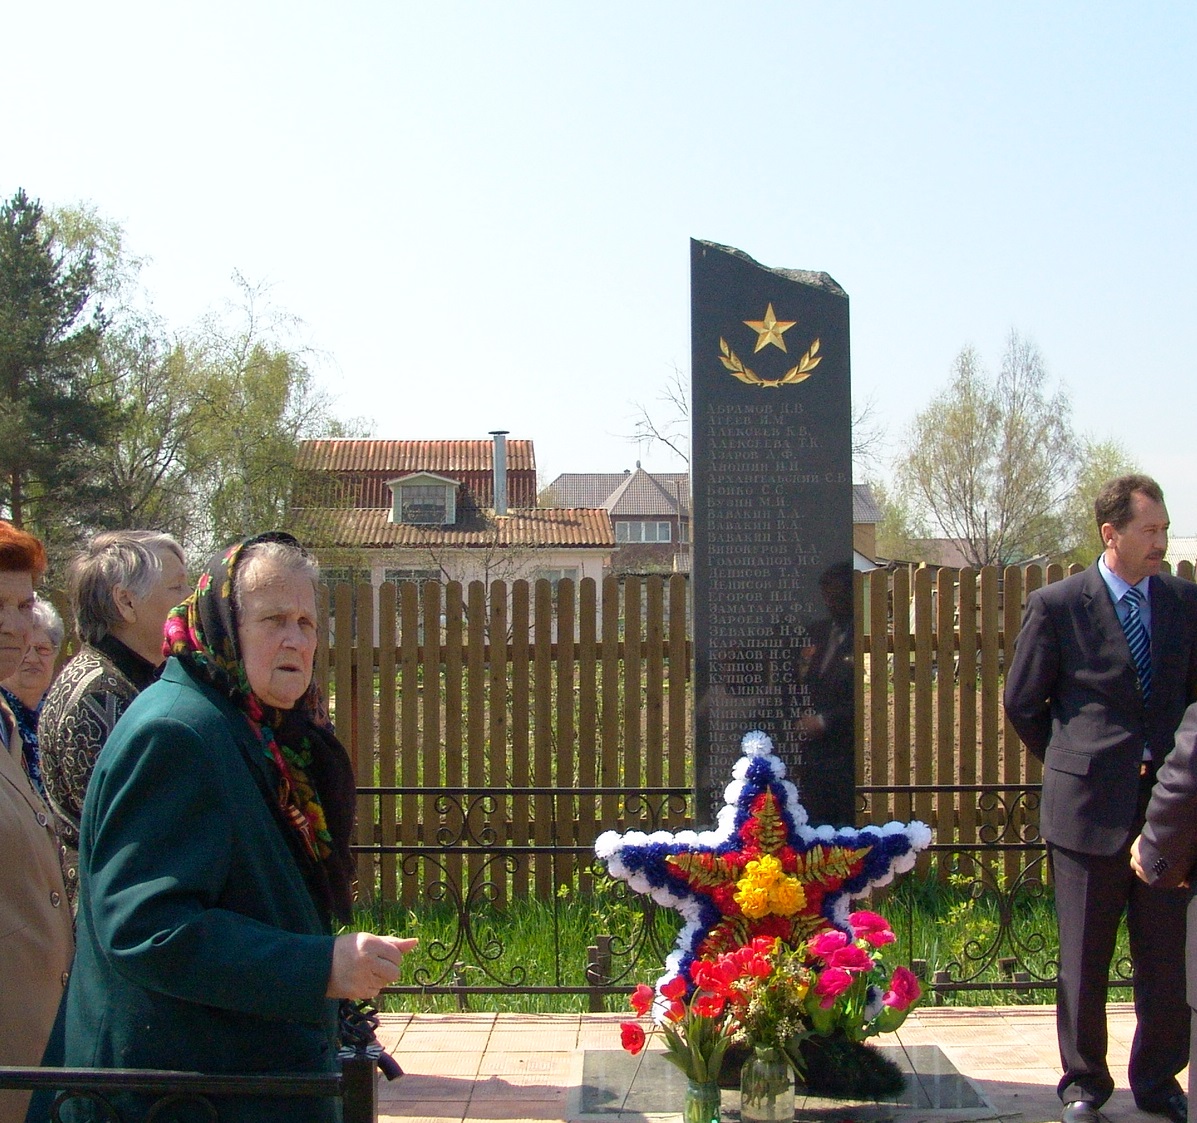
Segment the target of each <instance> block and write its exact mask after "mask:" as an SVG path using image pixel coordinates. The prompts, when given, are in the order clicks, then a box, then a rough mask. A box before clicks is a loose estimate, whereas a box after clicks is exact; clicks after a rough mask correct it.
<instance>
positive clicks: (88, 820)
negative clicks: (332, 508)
mask: <svg viewBox="0 0 1197 1123" xmlns="http://www.w3.org/2000/svg"><path fill="white" fill-rule="evenodd" d="M317 575H318V574H317V569H316V565H315V562H314V561H313V560H312V559H311V557H310V556H309V555H308V554H307V553H306V552H305V551H304V550H303V549H302V548H301V547H300V545H299V543H298V542H296V541H295V539H294V538H292V537H290V535H284V534H266V535H262V536H260V537H258V538H252V539H249V540H248V541H246V542H243V543H241V544H239V545H236V546H233V547H231V548H229V549H228V550H226V551H224V552H223V553H221V554H218V555H217V556H216V557H215V558H213V559H212V561H211V562H210V563H209V566H208V568H207V570H206V572H204V573H203V575H202V576H201V577H200V579H199V583H198V585H197V587H196V590H195V593H194V594H193V595H192V596H191V598H190V599H189V600H188V601H187V602H186V603H185V604H183V605H181V606H180V607H179V608H178V609H176V610H175V611H174V612H173V613H172V614H171V616H170V618H169V619H168V621H167V628H166V632H167V642H168V644H169V648H170V652H171V658H169V659H168V660H167V663H166V666H165V668H164V669H163V672H162V675H161V677H160V678H159V680H158V681H157V682H156V683H154V684H153V685H152V686H150V687H148V688H147V689H146V690H144V691H143V692H142V693H141V694H140V695H138V697H137V698H136V699H135V700H134V702H133V704H132V705H131V706H130V707H129V709H128V710H127V711H126V713H125V715H124V717H122V718H121V720H120V721H119V722H118V723H117V726H116V729H114V730H113V732H112V735H111V736H110V737H109V739H108V743H107V745H106V746H105V748H104V751H103V753H102V754H101V755H100V759H99V762H98V764H97V766H96V770H95V772H94V774H93V776H92V781H91V785H90V787H89V789H88V793H87V800H86V803H85V805H84V810H83V822H82V829H81V844H80V902H79V915H78V954H77V957H76V965H75V970H74V972H73V974H72V976H71V982H70V986H69V988H68V992H67V997H66V1005H65V1060H66V1063H67V1064H68V1065H83V1066H99V1067H105V1068H164V1069H190V1070H195V1071H201V1072H206V1073H215V1074H223V1073H261V1072H268V1071H286V1072H297V1071H312V1072H319V1071H328V1070H332V1069H334V1067H335V1063H336V1062H335V1058H336V1051H337V1032H338V1017H337V1016H338V1006H339V1003H338V1001H337V1000H338V999H362V998H370V997H373V996H374V995H376V994H377V993H378V991H379V989H380V988H381V987H383V986H384V985H386V984H387V983H390V982H393V981H394V980H395V979H396V978H397V977H398V974H399V963H400V960H401V959H402V957H403V954H404V953H405V952H406V951H408V950H410V948H411V947H412V946H414V944H415V941H414V940H400V939H395V938H391V937H383V936H373V935H368V934H366V933H360V932H359V933H350V934H346V935H341V936H333V935H332V925H333V924H334V923H345V922H348V921H349V919H350V902H351V899H352V895H353V861H352V858H351V856H350V852H349V837H350V831H351V828H352V824H353V813H354V780H353V775H352V772H351V769H350V764H349V759H348V756H347V754H346V752H345V750H344V748H343V747H342V746H341V744H340V743H339V742H338V741H337V739H336V737H335V736H334V735H333V730H332V727H331V725H330V724H329V722H328V718H327V717H326V715H325V711H324V708H323V706H322V705H321V702H320V698H319V694H318V691H317V689H316V687H315V685H314V683H313V681H312V663H313V659H314V656H315V651H316V579H317ZM120 1098H121V1099H122V1101H123V1102H122V1104H121V1110H122V1112H123V1118H124V1119H126V1120H133V1119H141V1118H142V1117H143V1115H144V1112H145V1110H146V1107H147V1104H146V1101H145V1100H144V1099H143V1098H139V1097H132V1096H126V1097H120ZM72 1106H73V1108H74V1110H75V1112H76V1113H77V1114H75V1115H73V1116H72V1118H90V1116H88V1115H87V1112H88V1111H89V1110H92V1107H91V1105H88V1104H85V1103H75V1104H74V1105H72ZM218 1107H219V1111H220V1118H221V1120H222V1121H225V1120H237V1121H241V1120H265V1119H271V1120H284V1119H294V1118H303V1119H305V1120H325V1119H328V1120H332V1119H336V1118H338V1112H337V1109H336V1105H335V1104H334V1103H333V1102H331V1101H312V1102H311V1103H304V1104H302V1105H299V1106H297V1104H296V1102H295V1101H290V1102H289V1103H288V1102H287V1101H286V1100H271V1099H264V1100H263V1099H258V1098H250V1097H241V1098H238V1097H229V1098H224V1097H222V1098H220V1099H219V1100H218ZM200 1117H203V1116H200Z"/></svg>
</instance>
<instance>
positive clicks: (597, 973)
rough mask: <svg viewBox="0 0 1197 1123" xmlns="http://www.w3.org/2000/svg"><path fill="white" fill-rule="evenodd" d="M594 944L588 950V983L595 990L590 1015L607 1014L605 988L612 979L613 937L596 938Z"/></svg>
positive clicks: (592, 993) (591, 998)
mask: <svg viewBox="0 0 1197 1123" xmlns="http://www.w3.org/2000/svg"><path fill="white" fill-rule="evenodd" d="M594 941H595V942H594V943H593V944H591V945H590V947H588V948H587V949H586V960H587V962H586V981H587V982H588V983H589V984H590V985H591V986H592V987H593V988H594V989H593V990H591V992H590V995H589V1002H590V1013H592V1014H605V1013H606V1012H607V1002H606V994H605V992H604V990H603V987H604V986H606V984H607V983H608V981H609V980H610V978H611V937H610V936H595V938H594Z"/></svg>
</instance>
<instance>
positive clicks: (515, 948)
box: [356, 875, 1128, 1013]
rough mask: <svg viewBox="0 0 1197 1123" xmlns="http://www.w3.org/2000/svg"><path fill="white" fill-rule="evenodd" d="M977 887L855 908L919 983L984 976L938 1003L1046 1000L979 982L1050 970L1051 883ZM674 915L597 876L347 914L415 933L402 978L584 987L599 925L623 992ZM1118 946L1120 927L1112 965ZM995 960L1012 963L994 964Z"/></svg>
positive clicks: (477, 1001) (540, 1007) (905, 890)
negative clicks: (482, 897)
mask: <svg viewBox="0 0 1197 1123" xmlns="http://www.w3.org/2000/svg"><path fill="white" fill-rule="evenodd" d="M978 884H979V883H973V882H969V883H965V882H963V881H960V880H953V879H951V878H949V879H946V880H942V881H941V880H938V879H936V878H935V877H934V876H926V877H921V876H920V877H916V876H913V875H912V876H909V877H907V878H905V879H903V881H902V882H901V883H900V884H899V885H898V887H897V888H896V889H894V890H893V891H892V892H890V893H889V894H888V895H886V896H885V897H884V898H883V899H881V900H878V901H874V902H871V904H870V903H868V902H866V903H865V905H864V906H862V907H872V908H875V909H876V910H877V911H879V912H881V913H883V914H884V915H885V916H886V917H888V918H889V920H890V922H891V924H892V925H893V926H894V930H895V933H896V934H897V937H898V942H897V945H896V946H895V948H894V949H892V951H891V954H890V956H889V957H888V958H889V959H890V962H893V963H910V962H911V961H913V960H923V961H925V963H926V973H925V978H926V981H927V983H932V982H933V981H934V979H935V975H936V972H947V978H948V979H949V980H950V981H952V982H967V983H975V984H981V987H980V989H969V990H957V991H951V990H945V991H944V992H943V993H942V994H941V995H939V996H938V999H937V1001H939V1002H941V1003H942V1004H944V1005H954V1006H986V1005H1014V1004H1018V1003H1051V1002H1054V1001H1055V991H1054V989H1053V988H1051V987H1050V986H1044V987H1035V988H1032V989H1024V990H1008V989H1002V990H996V989H989V988H988V987H986V986H985V984H991V983H993V982H996V981H1001V980H1008V979H1009V978H1010V977H1011V976H1010V971H1011V970H1017V971H1020V972H1022V971H1025V972H1028V973H1029V974H1030V975H1031V978H1032V980H1034V979H1037V978H1040V977H1044V976H1046V977H1048V978H1050V977H1052V975H1053V974H1054V968H1053V967H1052V963H1053V962H1054V960H1055V956H1056V921H1055V913H1054V911H1053V906H1052V901H1051V896H1050V892H1046V893H1042V894H1023V895H1018V894H1014V895H1009V894H1006V893H1004V892H1003V891H1002V890H1001V887H1000V886H991V888H990V889H989V890H988V891H986V890H983V889H979V888H978ZM1004 915H1006V916H1008V923H1005V924H1003V916H1004ZM680 923H681V922H680V919H679V918H678V916H677V914H676V913H673V912H672V911H668V910H662V909H654V908H651V907H650V908H648V909H647V911H646V910H645V908H644V899H643V898H639V897H637V896H636V895H635V894H631V893H630V892H629V891H628V890H627V889H626V887H624V886H622V885H617V884H614V883H610V882H600V883H599V885H598V886H597V887H596V888H595V889H594V890H593V891H590V892H579V891H577V890H576V889H574V888H571V887H568V886H567V887H563V888H562V889H561V890H560V892H559V896H558V898H557V900H556V901H555V902H553V901H539V900H520V901H514V902H510V903H507V904H505V905H496V904H490V903H488V904H484V905H482V906H480V907H478V908H476V909H473V910H471V912H470V917H469V923H468V925H466V926H463V925H461V924H460V923H459V922H458V918H457V912H456V909H455V908H453V907H452V906H450V905H447V904H445V903H435V904H424V905H420V906H418V907H414V908H404V907H402V906H400V905H396V904H383V905H375V906H374V907H373V908H363V909H360V910H359V914H358V916H357V918H356V926H357V927H360V928H363V929H367V930H371V931H376V932H384V933H389V934H392V935H401V936H418V937H419V939H420V945H419V948H418V949H417V950H416V951H415V952H413V953H412V954H411V955H409V956H407V957H406V958H405V960H404V965H403V978H402V982H403V983H405V984H412V983H416V984H419V983H423V984H425V985H428V984H435V985H452V984H453V983H454V982H455V981H460V982H461V983H462V984H464V985H465V986H518V985H528V986H575V987H584V986H585V985H586V975H585V972H586V964H587V961H588V956H587V947H588V946H589V945H592V944H594V943H595V938H596V936H598V935H599V934H600V933H601V934H606V935H609V936H611V937H612V938H613V948H612V951H613V956H612V961H613V963H612V975H613V977H614V979H616V980H617V982H618V983H619V985H620V986H622V987H625V988H626V989H627V990H630V989H631V987H632V986H634V985H635V984H636V983H638V982H651V981H652V980H654V979H655V978H657V977H658V976H659V975H660V972H661V969H662V962H663V959H664V956H665V954H666V953H667V952H668V951H669V949H670V948H671V947H672V944H673V941H674V939H675V937H676V934H677V932H678V930H679V928H680ZM1127 954H1128V953H1127V942H1126V934H1125V930H1123V932H1122V933H1121V934H1120V939H1119V946H1118V951H1117V955H1116V959H1115V962H1116V963H1117V962H1118V960H1119V959H1122V958H1124V957H1126V955H1127ZM1002 960H1014V961H1015V962H1014V963H1009V962H1008V963H1007V964H1005V965H1003V963H1002V962H1001V961H1002ZM1115 994H1117V992H1115ZM927 1001H932V999H931V998H930V997H929V998H928V999H927ZM468 1003H469V1008H470V1009H472V1010H488V1011H489V1010H498V1011H506V1012H526V1013H567V1012H574V1011H583V1010H587V1009H588V1008H589V1004H588V996H587V995H584V994H576V995H571V994H556V995H539V994H518V993H500V994H477V995H470V996H469V999H468ZM623 1005H624V1004H623V1000H622V998H621V997H620V995H618V994H612V995H609V996H608V998H607V1008H608V1009H610V1010H614V1011H618V1010H621V1009H622V1008H623ZM383 1008H384V1009H392V1010H407V1011H412V1010H414V1011H429V1012H437V1011H450V1010H456V1009H458V1008H459V1003H458V999H457V997H456V996H454V995H430V994H423V995H420V994H401V995H389V996H385V998H384V1002H383Z"/></svg>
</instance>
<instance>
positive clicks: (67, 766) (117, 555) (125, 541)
mask: <svg viewBox="0 0 1197 1123" xmlns="http://www.w3.org/2000/svg"><path fill="white" fill-rule="evenodd" d="M69 586H70V597H71V612H72V613H73V614H74V617H75V628H76V630H77V631H78V633H79V638H80V640H82V641H83V643H82V646H81V647H80V648H79V651H78V653H77V654H76V655H75V657H74V658H73V659H71V661H70V662H69V663H67V665H66V666H65V667H63V668H62V670H61V672H59V675H58V678H56V679H55V680H54V685H53V686H52V687H51V688H50V693H49V694H47V695H46V702H45V705H44V707H43V708H42V716H41V719H40V721H39V732H38V740H39V742H40V747H41V756H42V775H43V777H44V778H45V784H46V799H47V800H48V801H49V804H50V807H51V809H52V810H53V812H54V814H55V815H56V816H57V817H58V834H59V837H60V838H61V839H62V843H63V850H64V858H63V864H64V867H65V869H66V876H67V889H68V890H69V891H70V894H71V898H72V902H73V900H74V897H75V894H76V891H77V888H78V882H77V880H76V877H77V874H76V866H77V865H78V856H77V854H76V850H77V849H78V845H79V817H80V815H81V814H82V813H83V797H84V795H85V794H86V792H87V784H88V781H89V780H90V779H91V772H92V769H93V768H94V767H95V764H96V758H97V757H98V756H99V755H100V750H101V749H103V747H104V743H105V742H106V741H107V740H108V735H109V734H110V733H111V732H112V727H113V726H114V725H116V723H117V719H118V718H120V716H121V714H123V713H124V712H125V710H127V709H128V708H129V703H130V702H132V701H133V699H134V698H136V697H137V695H138V693H139V692H140V691H142V690H144V689H145V688H146V687H147V686H149V685H150V683H151V682H153V681H154V679H156V678H157V677H158V668H159V667H160V666H161V665H162V661H163V658H164V656H163V654H162V627H163V625H164V624H165V623H166V614H167V613H168V612H170V610H171V609H172V608H174V607H175V605H177V604H181V603H182V602H183V601H184V600H186V599H187V595H188V594H189V593H190V592H191V586H190V585H188V583H187V567H186V564H185V561H184V557H183V548H182V547H181V546H180V545H179V544H178V543H177V542H176V541H175V540H174V539H173V538H172V537H171V536H170V535H169V534H159V533H158V532H157V531H152V530H114V531H106V532H105V533H103V534H98V535H96V537H95V538H93V539H92V540H91V542H90V543H88V545H87V548H86V549H85V550H83V551H82V553H80V554H79V555H78V556H77V557H76V558H75V559H74V560H73V561H72V562H71V568H70V573H69Z"/></svg>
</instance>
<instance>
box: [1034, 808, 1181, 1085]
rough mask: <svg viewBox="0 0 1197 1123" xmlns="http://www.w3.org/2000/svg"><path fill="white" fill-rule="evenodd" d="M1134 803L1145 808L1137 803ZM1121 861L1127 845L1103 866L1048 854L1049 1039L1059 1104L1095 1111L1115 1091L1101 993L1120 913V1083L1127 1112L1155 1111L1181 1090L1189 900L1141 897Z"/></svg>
mask: <svg viewBox="0 0 1197 1123" xmlns="http://www.w3.org/2000/svg"><path fill="white" fill-rule="evenodd" d="M1148 794H1149V792H1148ZM1142 802H1143V804H1144V806H1145V804H1146V799H1145V798H1144V800H1143V801H1142ZM1141 822H1142V819H1141V817H1140V824H1141ZM1135 834H1138V827H1136V828H1135V830H1134V831H1133V832H1132V837H1133V836H1134V835H1135ZM1129 853H1130V842H1129V840H1128V842H1127V846H1126V848H1125V849H1124V850H1121V851H1119V852H1118V853H1117V854H1115V855H1113V856H1112V857H1105V856H1102V855H1096V854H1080V853H1077V852H1076V851H1072V850H1065V849H1063V848H1061V847H1057V846H1051V845H1049V846H1048V861H1049V862H1050V863H1051V873H1052V879H1053V881H1054V884H1055V894H1056V918H1057V921H1058V923H1059V933H1060V970H1059V987H1058V990H1057V993H1056V1033H1057V1036H1058V1037H1059V1042H1060V1064H1061V1066H1062V1067H1063V1069H1064V1075H1063V1077H1061V1079H1060V1084H1059V1093H1060V1099H1061V1100H1063V1101H1064V1102H1065V1103H1070V1102H1072V1101H1073V1100H1087V1101H1088V1102H1090V1103H1093V1104H1096V1105H1101V1104H1103V1103H1105V1101H1106V1100H1107V1099H1109V1096H1110V1093H1111V1092H1112V1091H1113V1090H1114V1081H1113V1079H1112V1078H1111V1076H1110V1070H1109V1067H1108V1065H1107V1064H1106V1045H1107V1036H1106V984H1107V979H1108V977H1109V973H1110V964H1111V960H1112V959H1113V957H1114V946H1115V942H1116V939H1117V934H1118V922H1119V920H1120V919H1121V917H1122V914H1123V913H1124V912H1125V913H1126V917H1127V930H1128V933H1129V936H1130V953H1131V961H1132V963H1133V965H1134V999H1135V1017H1136V1026H1135V1037H1134V1041H1133V1043H1132V1044H1131V1054H1130V1066H1129V1077H1130V1086H1131V1091H1132V1092H1133V1093H1134V1097H1135V1102H1136V1104H1138V1105H1139V1106H1141V1107H1144V1106H1145V1107H1148V1108H1153V1107H1157V1106H1159V1104H1160V1103H1161V1102H1162V1101H1163V1100H1164V1099H1165V1098H1166V1097H1167V1096H1169V1095H1171V1094H1172V1093H1174V1092H1178V1091H1180V1085H1179V1084H1178V1083H1177V1080H1176V1074H1177V1073H1178V1072H1180V1070H1181V1069H1183V1068H1184V1066H1185V1065H1186V1064H1188V1061H1189V1020H1190V1015H1189V1008H1188V1002H1187V1000H1186V998H1185V910H1186V907H1187V904H1188V899H1189V892H1188V890H1187V889H1152V888H1149V887H1148V886H1147V885H1145V884H1144V883H1143V882H1141V881H1140V880H1139V879H1138V878H1137V877H1135V875H1134V874H1133V873H1132V872H1131V868H1130V858H1129Z"/></svg>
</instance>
